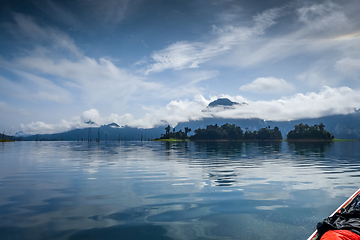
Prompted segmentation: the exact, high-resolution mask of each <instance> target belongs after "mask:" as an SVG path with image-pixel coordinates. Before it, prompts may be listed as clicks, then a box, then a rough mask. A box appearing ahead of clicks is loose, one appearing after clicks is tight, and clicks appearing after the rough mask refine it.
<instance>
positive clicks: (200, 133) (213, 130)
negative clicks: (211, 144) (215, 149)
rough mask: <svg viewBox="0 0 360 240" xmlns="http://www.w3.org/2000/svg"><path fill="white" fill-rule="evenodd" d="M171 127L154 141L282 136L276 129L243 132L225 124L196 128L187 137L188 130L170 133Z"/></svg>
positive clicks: (280, 138) (245, 138)
mask: <svg viewBox="0 0 360 240" xmlns="http://www.w3.org/2000/svg"><path fill="white" fill-rule="evenodd" d="M170 130H171V127H170V126H169V125H168V126H167V127H166V128H165V131H166V132H165V134H163V135H162V136H161V138H158V139H155V140H158V141H175V140H193V141H221V140H227V141H236V140H247V141H263V140H264V141H265V140H272V141H281V140H282V139H283V138H282V135H281V132H280V130H279V128H278V127H274V129H270V127H268V128H261V129H260V130H259V131H253V132H252V131H250V130H248V129H246V131H245V132H244V131H243V130H242V129H241V127H239V126H236V125H235V124H228V123H225V124H224V125H222V126H218V125H217V124H215V125H207V126H206V128H205V129H202V128H198V129H196V130H195V131H194V133H195V134H194V135H192V136H190V137H188V136H187V133H188V132H190V131H191V129H190V128H187V127H186V128H185V129H184V130H185V131H184V132H183V131H182V130H179V131H178V132H176V131H175V128H174V129H173V131H172V132H171V131H170Z"/></svg>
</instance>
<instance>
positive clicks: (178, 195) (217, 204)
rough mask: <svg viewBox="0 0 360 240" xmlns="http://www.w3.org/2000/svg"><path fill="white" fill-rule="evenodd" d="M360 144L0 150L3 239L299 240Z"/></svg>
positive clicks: (353, 177) (59, 145) (326, 204)
mask: <svg viewBox="0 0 360 240" xmlns="http://www.w3.org/2000/svg"><path fill="white" fill-rule="evenodd" d="M359 163H360V142H334V143H324V142H322V143H314V142H313V143H287V142H101V143H99V144H98V143H95V142H92V143H88V142H15V143H2V144H0V239H2V240H5V239H6V240H8V239H11V240H13V239H21V240H27V239H70V240H79V239H90V240H92V239H147V240H149V239H150V240H151V239H252V240H254V239H261V240H264V239H292V240H293V239H306V238H307V237H308V236H309V235H310V234H311V233H312V232H313V231H314V230H315V227H316V223H317V222H319V221H321V220H322V219H323V218H325V217H327V216H328V215H329V214H331V213H332V212H333V211H334V210H335V209H336V208H337V207H338V206H339V205H340V204H341V203H342V202H344V201H345V200H346V199H347V198H348V197H349V196H350V195H351V194H352V193H353V192H355V191H356V190H357V189H358V188H359V187H360V164H359Z"/></svg>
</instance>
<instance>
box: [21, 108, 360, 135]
mask: <svg viewBox="0 0 360 240" xmlns="http://www.w3.org/2000/svg"><path fill="white" fill-rule="evenodd" d="M321 122H322V123H323V124H324V125H325V129H326V130H328V131H329V132H330V133H332V134H333V135H334V136H335V138H340V139H357V140H360V112H355V113H352V114H346V115H332V116H326V117H321V118H308V119H300V120H292V121H265V120H263V119H258V118H252V119H225V118H204V119H202V120H198V121H190V122H184V123H179V124H178V125H177V126H176V127H175V129H176V130H177V131H178V130H180V129H182V130H184V128H185V127H189V128H191V130H192V131H191V132H190V133H189V135H192V134H194V130H196V129H197V128H206V126H207V125H210V124H211V125H214V124H218V125H219V126H221V125H223V124H225V123H229V124H235V125H237V126H240V127H241V128H242V129H243V131H246V129H249V130H250V131H255V130H259V129H260V128H263V127H268V126H270V127H271V128H274V127H275V126H277V127H278V128H279V129H280V131H281V133H282V135H283V137H284V138H286V134H287V133H288V132H290V131H291V130H293V129H294V126H295V125H297V124H300V123H303V124H309V125H315V124H319V123H321ZM89 126H90V127H88V128H84V129H74V130H71V131H67V132H62V133H55V134H37V135H31V136H27V137H26V136H23V137H22V139H23V140H30V141H35V140H54V141H55V140H56V141H58V140H63V141H88V140H91V141H96V140H98V139H99V138H100V141H103V140H109V141H119V140H120V141H123V140H141V139H143V140H149V139H155V138H158V137H160V136H161V134H164V133H165V127H166V126H167V124H164V126H157V127H154V128H150V129H140V128H132V127H127V126H125V127H120V126H119V125H118V124H116V123H111V124H108V125H103V126H100V127H94V125H93V124H90V125H89Z"/></svg>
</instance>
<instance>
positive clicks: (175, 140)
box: [153, 138, 189, 142]
mask: <svg viewBox="0 0 360 240" xmlns="http://www.w3.org/2000/svg"><path fill="white" fill-rule="evenodd" d="M153 141H160V142H183V141H189V139H177V138H166V139H165V138H156V139H154V140H153Z"/></svg>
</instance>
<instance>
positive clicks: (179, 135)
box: [160, 125, 191, 140]
mask: <svg viewBox="0 0 360 240" xmlns="http://www.w3.org/2000/svg"><path fill="white" fill-rule="evenodd" d="M171 129H172V130H173V131H172V132H170V130H171ZM190 131H191V129H190V128H187V127H186V128H185V132H183V131H182V130H181V129H180V130H179V131H177V132H176V130H175V128H171V127H170V125H168V126H167V127H166V128H165V134H161V137H160V139H180V140H185V139H188V136H187V133H188V132H190Z"/></svg>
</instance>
